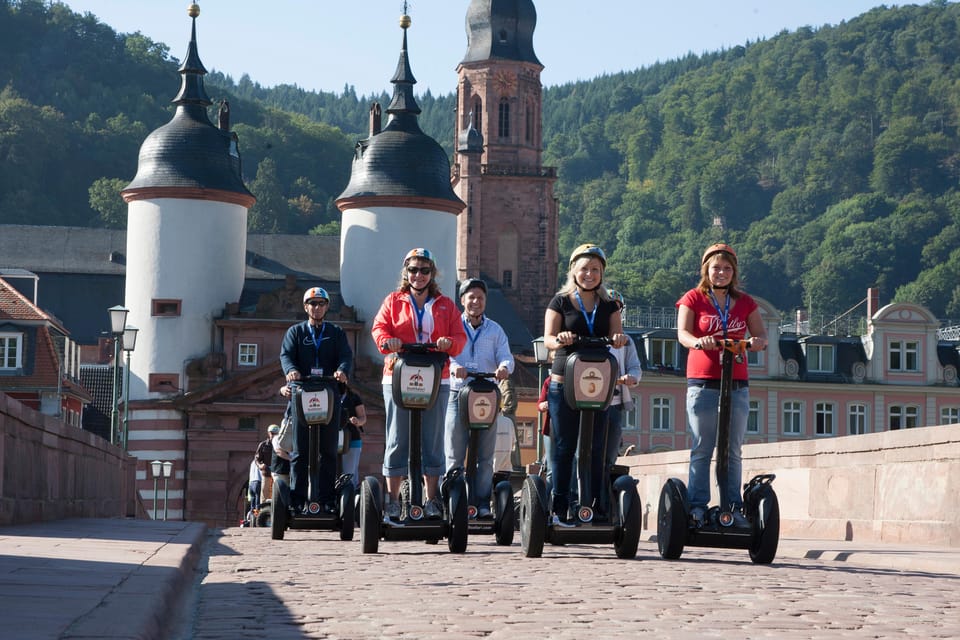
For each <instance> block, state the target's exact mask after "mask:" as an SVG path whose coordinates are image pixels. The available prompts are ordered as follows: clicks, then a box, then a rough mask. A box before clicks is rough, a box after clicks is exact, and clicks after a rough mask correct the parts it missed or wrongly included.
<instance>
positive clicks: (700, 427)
mask: <svg viewBox="0 0 960 640" xmlns="http://www.w3.org/2000/svg"><path fill="white" fill-rule="evenodd" d="M719 404H720V390H719V389H706V388H703V387H694V386H691V387H687V427H688V428H689V429H690V434H691V436H692V438H693V446H692V447H691V448H690V477H689V482H688V486H687V496H688V498H689V500H690V506H691V507H706V506H707V505H708V504H709V502H710V459H711V458H712V457H713V450H714V448H716V446H717V410H718V407H719ZM730 408H731V411H730V442H729V446H728V448H727V450H728V456H729V457H728V463H727V473H726V476H725V477H723V478H719V479H718V483H719V485H720V494H721V495H720V501H721V504H720V506H721V507H723V508H730V509H739V508H740V507H741V506H742V505H743V498H742V497H741V494H740V484H741V476H742V474H743V460H742V458H741V456H740V450H741V449H742V447H743V439H744V436H745V435H746V433H747V417H748V416H749V413H750V389H749V388H748V387H743V388H741V389H737V390H735V391H733V392H732V396H731V405H730Z"/></svg>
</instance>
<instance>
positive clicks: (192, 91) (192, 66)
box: [172, 2, 213, 107]
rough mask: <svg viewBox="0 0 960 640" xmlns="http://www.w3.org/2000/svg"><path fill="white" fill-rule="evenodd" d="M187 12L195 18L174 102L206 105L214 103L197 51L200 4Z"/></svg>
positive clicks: (195, 4)
mask: <svg viewBox="0 0 960 640" xmlns="http://www.w3.org/2000/svg"><path fill="white" fill-rule="evenodd" d="M187 14H188V15H189V16H190V17H191V18H192V19H193V24H192V26H191V28H190V44H189V45H188V47H187V55H186V57H185V58H184V60H183V64H181V65H180V69H179V71H180V93H178V94H177V97H175V98H174V99H173V100H172V102H173V103H174V104H200V105H203V106H205V107H208V106H210V105H211V104H213V101H212V100H211V99H210V97H209V96H207V91H206V90H205V89H204V88H203V76H205V75H207V70H206V69H205V68H204V66H203V62H201V61H200V54H199V53H197V16H199V15H200V5H198V4H197V3H196V2H194V3H193V4H191V5H190V7H189V8H188V9H187Z"/></svg>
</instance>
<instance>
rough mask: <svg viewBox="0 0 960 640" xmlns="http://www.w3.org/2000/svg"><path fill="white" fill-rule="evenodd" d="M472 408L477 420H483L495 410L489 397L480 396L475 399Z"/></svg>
mask: <svg viewBox="0 0 960 640" xmlns="http://www.w3.org/2000/svg"><path fill="white" fill-rule="evenodd" d="M470 410H471V413H473V416H474V417H475V418H476V419H477V420H479V421H483V420H487V418H489V417H490V414H491V413H492V412H493V405H492V404H491V403H490V399H489V398H487V397H486V396H480V397H478V398H476V399H475V400H474V401H473V406H472V407H470Z"/></svg>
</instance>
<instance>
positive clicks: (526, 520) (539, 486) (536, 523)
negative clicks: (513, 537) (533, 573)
mask: <svg viewBox="0 0 960 640" xmlns="http://www.w3.org/2000/svg"><path fill="white" fill-rule="evenodd" d="M546 494H547V491H546V485H545V484H544V482H543V479H542V478H540V477H538V476H528V477H527V479H526V480H524V481H523V491H522V492H521V494H520V546H521V548H522V549H523V555H524V556H525V557H527V558H539V557H540V556H542V555H543V543H544V540H545V539H546V536H547V505H546V503H545V496H546Z"/></svg>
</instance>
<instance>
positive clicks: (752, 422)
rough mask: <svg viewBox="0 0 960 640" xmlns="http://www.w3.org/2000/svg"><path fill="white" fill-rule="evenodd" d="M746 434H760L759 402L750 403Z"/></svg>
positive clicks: (752, 401)
mask: <svg viewBox="0 0 960 640" xmlns="http://www.w3.org/2000/svg"><path fill="white" fill-rule="evenodd" d="M747 433H760V401H759V400H751V401H750V412H749V413H748V414H747Z"/></svg>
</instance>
